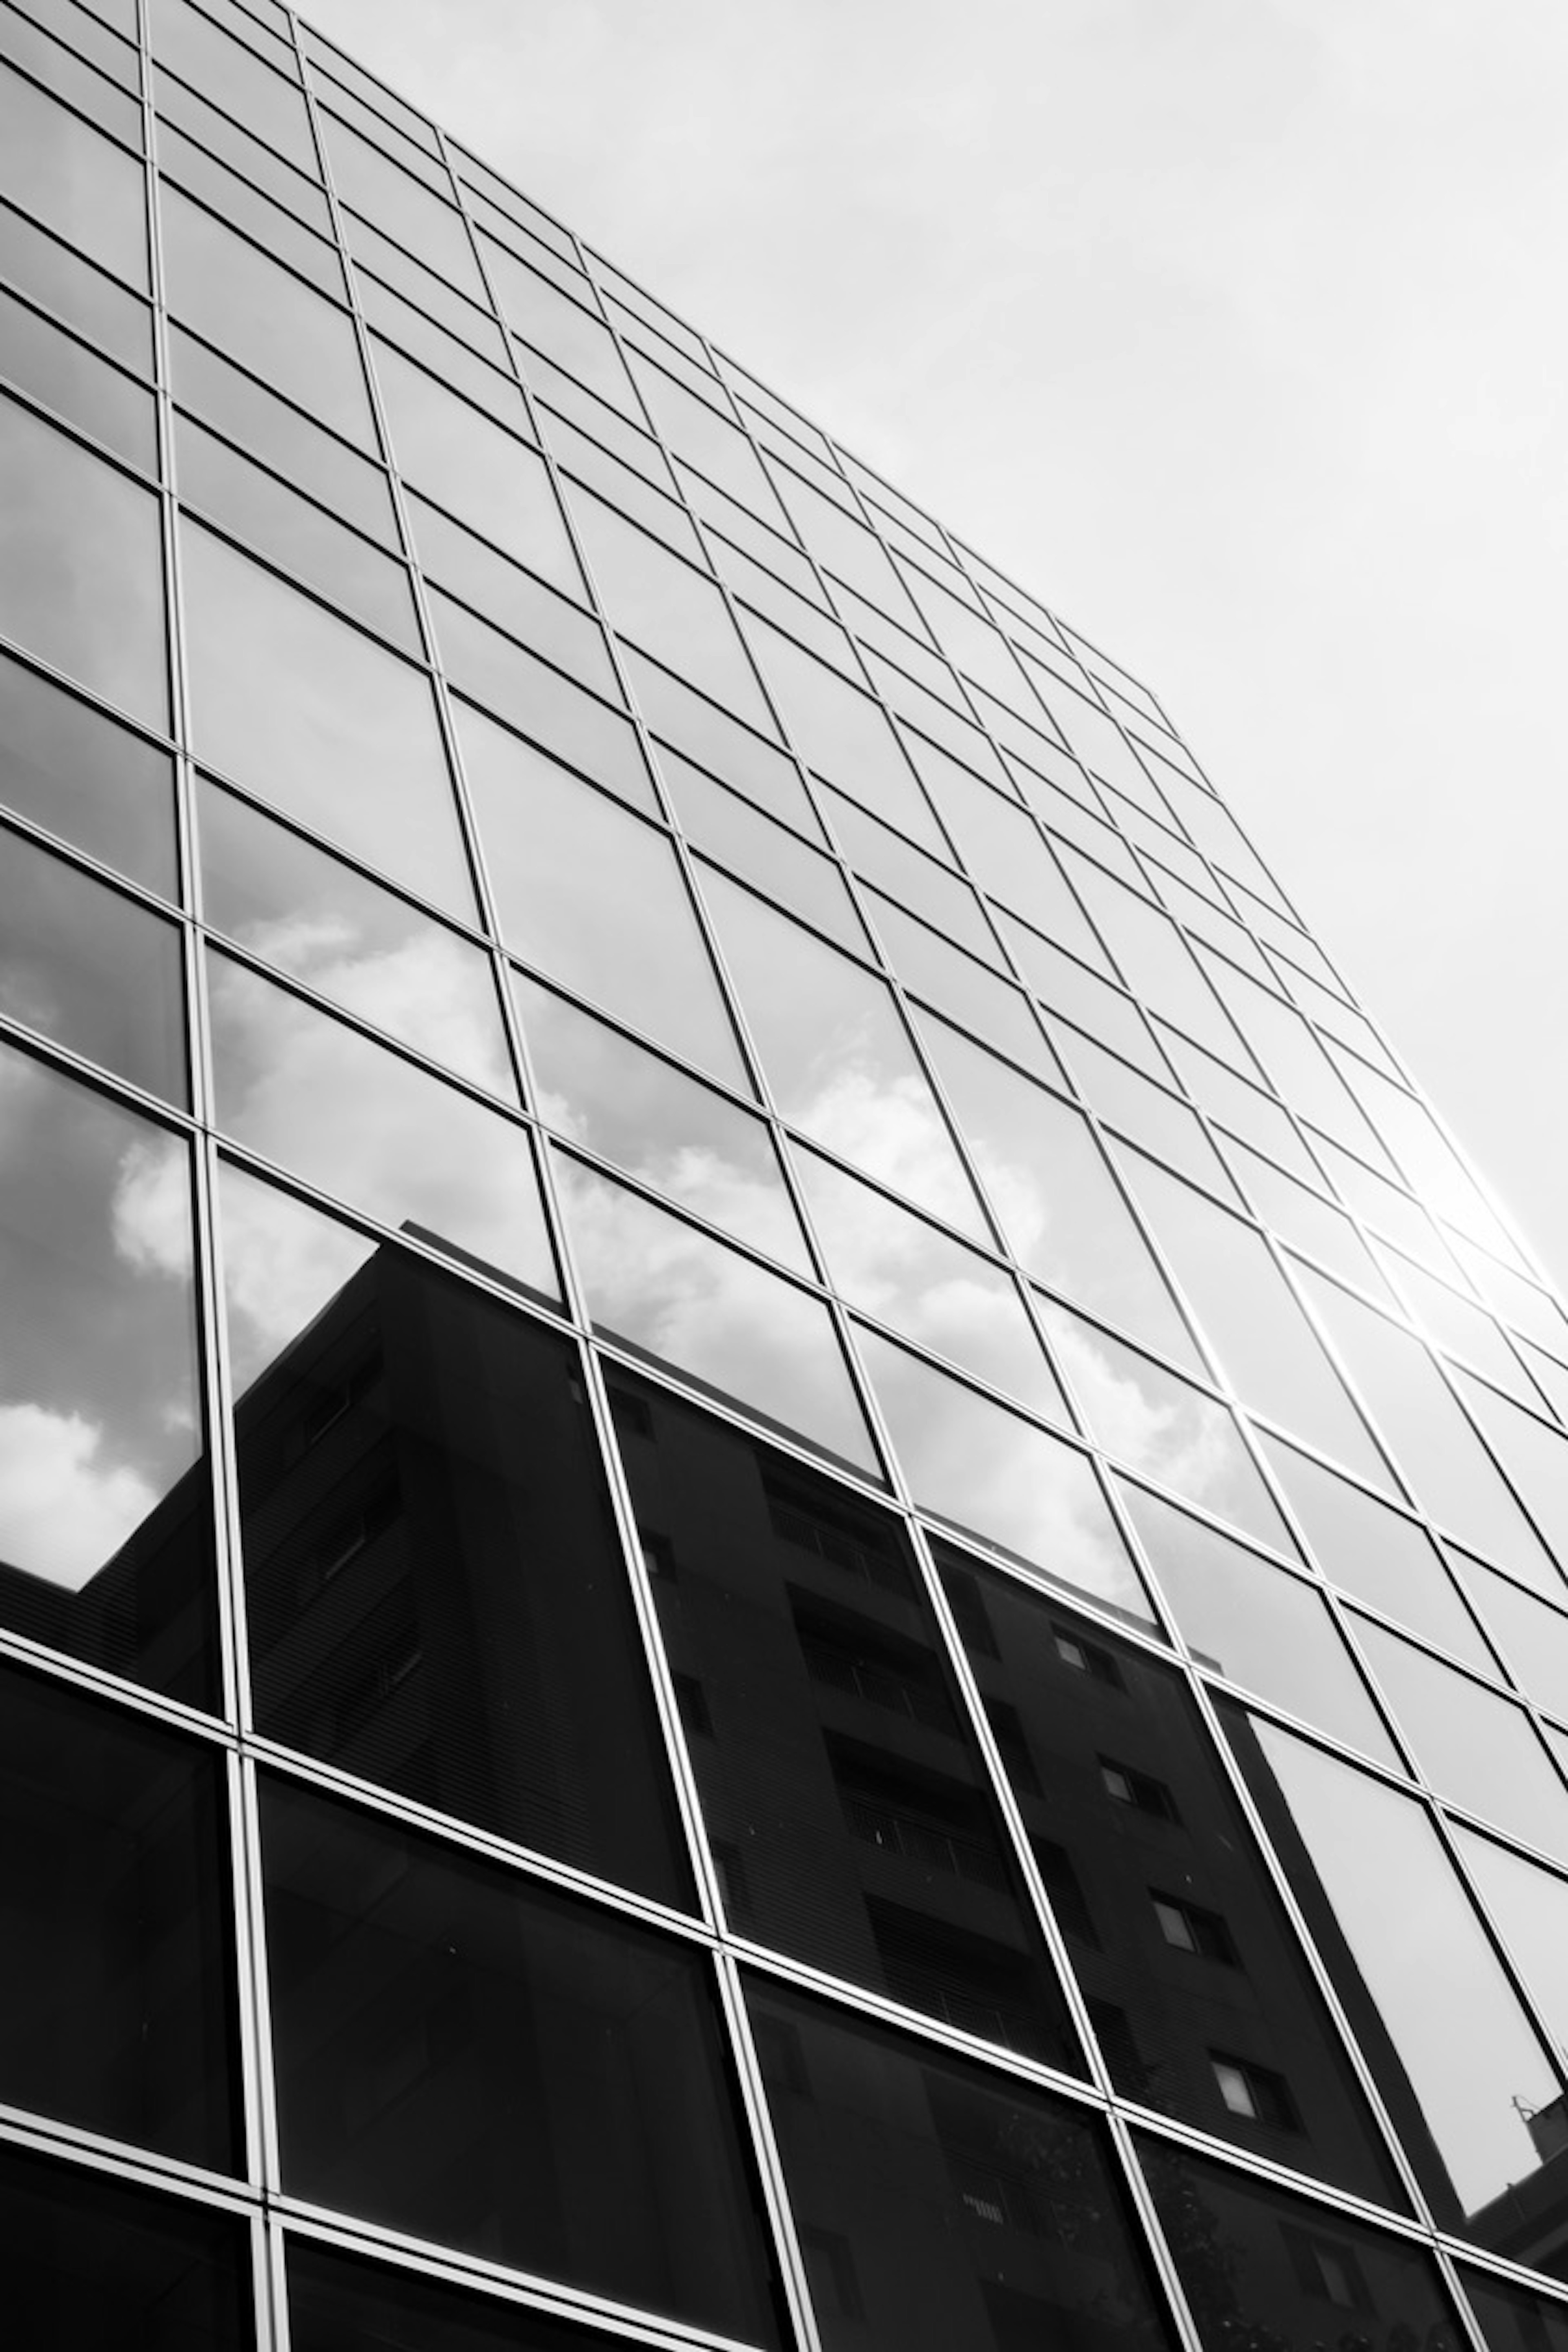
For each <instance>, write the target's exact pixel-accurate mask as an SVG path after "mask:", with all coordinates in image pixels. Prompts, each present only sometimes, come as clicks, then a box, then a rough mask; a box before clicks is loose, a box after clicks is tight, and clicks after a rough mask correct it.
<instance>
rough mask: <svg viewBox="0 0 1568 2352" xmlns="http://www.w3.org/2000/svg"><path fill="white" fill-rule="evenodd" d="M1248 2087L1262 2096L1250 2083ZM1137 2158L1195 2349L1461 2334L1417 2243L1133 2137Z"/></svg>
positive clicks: (1440, 2342)
mask: <svg viewBox="0 0 1568 2352" xmlns="http://www.w3.org/2000/svg"><path fill="white" fill-rule="evenodd" d="M1256 2087H1257V2090H1258V2094H1259V2095H1262V2096H1265V2097H1266V2096H1267V2085H1266V2084H1265V2083H1264V2081H1263V2079H1262V2078H1261V2077H1259V2078H1258V2084H1257V2086H1256ZM1239 2095H1240V2096H1241V2097H1246V2096H1247V2090H1246V2087H1245V2084H1243V2086H1242V2088H1241V2090H1240V2093H1239ZM1138 2155H1139V2159H1140V2161H1141V2163H1142V2167H1143V2171H1144V2175H1145V2177H1146V2179H1147V2180H1148V2183H1149V2186H1150V2188H1151V2189H1152V2191H1153V2194H1154V2203H1155V2207H1156V2209H1157V2210H1158V2212H1159V2216H1160V2221H1161V2223H1162V2225H1163V2229H1164V2232H1165V2238H1166V2242H1167V2243H1168V2244H1169V2246H1170V2249H1171V2252H1172V2253H1173V2256H1174V2257H1175V2263H1176V2269H1177V2272H1178V2273H1179V2275H1180V2277H1181V2282H1182V2287H1183V2291H1184V2294H1185V2295H1186V2298H1187V2303H1188V2305H1189V2307H1190V2309H1191V2311H1192V2315H1193V2318H1194V2323H1195V2324H1196V2326H1197V2331H1198V2335H1199V2337H1200V2338H1201V2340H1202V2343H1203V2347H1204V2352H1234V2347H1236V2346H1237V2345H1238V2344H1254V2345H1267V2346H1268V2347H1269V2352H1320V2347H1322V2346H1324V2345H1325V2344H1330V2343H1332V2344H1336V2345H1339V2346H1341V2347H1348V2346H1351V2345H1355V2346H1358V2347H1360V2346H1372V2345H1374V2344H1382V2345H1387V2346H1394V2345H1402V2346H1406V2345H1409V2346H1414V2345H1420V2346H1422V2347H1424V2352H1459V2347H1461V2346H1462V2345H1463V2344H1464V2342H1465V2341H1466V2339H1465V2337H1464V2336H1463V2335H1462V2333H1461V2332H1460V2329H1459V2326H1458V2321H1457V2319H1456V2318H1455V2315H1454V2312H1453V2308H1452V2305H1450V2303H1449V2301H1448V2297H1447V2291H1446V2290H1445V2288H1444V2286H1443V2284H1442V2281H1441V2279H1440V2278H1439V2276H1438V2273H1437V2268H1436V2263H1434V2262H1433V2260H1432V2257H1431V2255H1430V2254H1429V2253H1427V2252H1426V2251H1425V2249H1424V2248H1421V2247H1418V2246H1415V2245H1413V2244H1412V2243H1411V2242H1410V2241H1409V2240H1408V2239H1406V2238H1394V2237H1385V2236H1384V2235H1383V2234H1382V2232H1381V2231H1375V2230H1369V2229H1368V2228H1367V2227H1366V2225H1365V2223H1364V2222H1362V2221H1352V2220H1351V2219H1350V2217H1349V2216H1348V2215H1347V2214H1343V2213H1339V2212H1334V2211H1331V2210H1325V2209H1324V2208H1323V2207H1321V2206H1317V2205H1309V2204H1307V2203H1305V2202H1304V2200H1301V2199H1300V2198H1295V2197H1290V2196H1289V2195H1287V2193H1286V2192H1285V2191H1284V2190H1283V2189H1275V2188H1273V2187H1266V2186H1265V2185H1264V2184H1263V2183H1262V2182H1261V2181H1258V2180H1249V2179H1247V2176H1246V2175H1245V2174H1244V2173H1234V2172H1229V2171H1226V2170H1224V2169H1223V2168H1221V2167H1220V2166H1219V2165H1217V2164H1209V2163H1205V2161H1204V2160H1203V2159H1202V2158H1199V2157H1194V2156H1188V2155H1187V2154H1186V2153H1185V2152H1184V2151H1183V2150H1180V2149H1177V2148H1174V2147H1167V2146H1166V2145H1164V2144H1163V2143H1162V2142H1158V2141H1154V2140H1150V2139H1144V2138H1142V2137H1141V2138H1140V2140H1139V2143H1138Z"/></svg>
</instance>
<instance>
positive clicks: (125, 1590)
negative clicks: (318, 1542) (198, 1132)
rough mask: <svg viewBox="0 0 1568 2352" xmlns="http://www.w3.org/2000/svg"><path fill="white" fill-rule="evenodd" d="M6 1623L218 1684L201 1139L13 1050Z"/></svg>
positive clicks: (193, 1694)
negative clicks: (206, 1430) (197, 1189)
mask: <svg viewBox="0 0 1568 2352" xmlns="http://www.w3.org/2000/svg"><path fill="white" fill-rule="evenodd" d="M0 1103H3V1104H4V1107H5V1134H6V1136H7V1139H8V1141H7V1147H6V1154H5V1169H4V1171H3V1174H0V1297H4V1299H5V1353H4V1364H5V1370H4V1375H3V1377H0V1561H4V1562H5V1569H4V1570H3V1572H0V1622H5V1623H6V1624H8V1625H12V1626H15V1627H16V1629H17V1630H18V1631H19V1632H22V1633H26V1634H28V1635H30V1636H31V1637H32V1638H33V1639H35V1640H38V1641H44V1642H48V1643H52V1644H53V1645H54V1646H56V1647H57V1648H60V1649H65V1650H68V1651H70V1652H71V1653H72V1654H76V1655H79V1656H84V1657H87V1658H89V1659H91V1660H93V1661H94V1662H95V1663H96V1664H100V1665H104V1666H107V1667H109V1668H110V1669H111V1670H112V1671H113V1672H114V1673H116V1674H122V1675H130V1676H131V1677H132V1678H133V1679H134V1680H136V1681H138V1682H145V1683H150V1684H152V1685H153V1686H154V1687H155V1688H158V1689H162V1690H167V1691H170V1692H172V1693H173V1694H174V1696H178V1697H181V1698H184V1699H186V1700H189V1701H190V1702H192V1703H193V1704H195V1705H196V1706H205V1705H210V1704H211V1700H212V1696H213V1691H214V1684H215V1680H216V1659H215V1656H214V1653H213V1649H212V1642H213V1633H214V1627H213V1622H212V1614H213V1607H214V1599H213V1595H212V1592H211V1591H210V1586H209V1580H210V1577H211V1572H212V1571H211V1565H210V1548H211V1534H210V1521H209V1513H210V1504H209V1501H208V1495H207V1486H206V1478H205V1469H203V1468H202V1467H200V1466H199V1465H200V1464H201V1460H202V1454H203V1446H204V1437H203V1433H202V1399H201V1388H200V1382H199V1375H198V1371H197V1364H196V1352H195V1275H194V1270H193V1265H192V1236H191V1204H190V1160H189V1152H188V1149H187V1147H186V1145H185V1144H184V1142H183V1141H182V1140H181V1139H179V1138H178V1137H176V1136H174V1135H171V1134H167V1133H165V1132H164V1130H163V1129H161V1128H157V1127H154V1126H153V1124H152V1123H151V1122H150V1121H148V1120H145V1119H142V1118H136V1117H134V1116H133V1115H132V1113H131V1112H130V1111H127V1110H123V1109H121V1108H119V1107H118V1106H117V1105H115V1104H112V1103H110V1102H109V1101H107V1100H106V1099H105V1098H104V1097H102V1096H100V1095H99V1094H96V1093H94V1092H93V1091H92V1090H91V1089H89V1088H88V1087H81V1086H78V1085H76V1084H74V1083H73V1082H72V1081H71V1080H69V1079H68V1078H65V1077H62V1076H58V1074H57V1073H55V1072H54V1071H52V1070H50V1069H48V1068H47V1067H46V1066H45V1065H44V1064H43V1063H41V1062H36V1061H34V1060H33V1059H32V1058H31V1057H30V1056H28V1055H23V1054H20V1053H17V1052H16V1051H15V1049H13V1048H10V1047H4V1048H0Z"/></svg>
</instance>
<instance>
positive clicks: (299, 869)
mask: <svg viewBox="0 0 1568 2352" xmlns="http://www.w3.org/2000/svg"><path fill="white" fill-rule="evenodd" d="M197 796H198V798H197V805H198V808H199V811H200V831H201V855H202V912H203V916H204V919H205V920H206V921H207V922H208V923H210V924H211V925H213V926H214V927H215V928H216V929H218V930H222V931H226V932H227V933H228V935H229V937H230V938H231V939H233V940H237V941H238V942H239V944H240V946H241V947H244V948H248V949H249V950H250V952H251V954H252V955H254V956H258V957H259V958H260V959H261V960H262V961H264V962H267V963H270V964H274V965H276V966H277V968H278V969H279V971H287V972H291V973H292V974H293V975H294V977H295V978H296V979H297V980H302V981H304V982H306V983H307V984H308V985H309V986H310V987H311V988H314V989H317V990H319V991H320V992H321V995H323V996H326V997H330V998H331V1000H332V1001H333V1002H334V1003H338V1004H342V1005H344V1006H346V1007H347V1009H348V1010H349V1011H350V1012H351V1013H360V1014H362V1015H363V1018H364V1019H365V1020H366V1021H371V1022H374V1024H376V1026H377V1027H378V1028H382V1029H384V1030H386V1031H387V1032H388V1033H389V1034H391V1035H392V1036H394V1037H395V1038H396V1039H397V1040H398V1041H399V1043H400V1044H403V1045H412V1046H414V1047H415V1048H416V1050H417V1051H418V1052H420V1053H424V1054H427V1055H429V1057H430V1059H431V1060H432V1061H433V1062H439V1063H441V1064H443V1065H444V1066H445V1067H446V1068H447V1069H449V1070H456V1071H457V1072H458V1074H459V1075H460V1076H463V1077H465V1078H471V1079H472V1080H473V1081H474V1083H475V1085H476V1086H481V1087H487V1088H488V1089H489V1092H490V1093H491V1094H497V1095H500V1096H502V1097H504V1098H505V1099H506V1100H507V1101H508V1102H515V1101H516V1100H517V1087H516V1083H515V1081H514V1079H513V1077H512V1075H511V1062H510V1055H509V1053H508V1051H507V1042H506V1034H505V1032H504V1030H503V1029H502V1027H501V1021H500V1002H499V999H498V997H497V995H496V985H495V972H494V967H493V965H492V963H491V961H490V959H489V956H487V955H485V954H484V953H483V951H482V950H479V949H477V948H475V947H474V946H472V945H471V944H470V942H469V941H468V940H465V939H462V938H460V937H459V936H458V933H457V932H456V931H452V930H448V929H447V927H446V925H445V924H444V923H437V922H436V921H434V920H433V919H431V917H430V916H428V915H426V914H424V913H422V912H421V911H420V910H419V909H418V908H415V907H411V906H410V905H409V904H408V902H407V900H406V899H405V898H397V897H395V895H394V893H393V892H392V891H390V890H387V889H384V888H383V887H382V885H381V884H380V883H379V882H372V881H370V880H369V879H368V878H367V877H365V876H364V875H363V874H356V873H355V872H354V870H353V867H352V866H345V865H344V864H343V863H342V859H341V858H337V857H331V856H328V854H327V852H326V851H325V850H324V849H318V848H317V847H316V846H315V845H314V844H313V843H311V842H308V841H302V840H301V839H300V836H299V835H298V834H295V833H289V832H287V831H286V830H285V828H284V827H283V826H282V825H280V824H274V823H273V822H272V820H271V819H270V818H269V817H265V816H263V815H262V814H261V812H260V811H259V810H258V809H254V808H252V807H251V806H250V805H249V803H247V802H245V801H242V800H240V799H238V798H237V796H236V795H235V794H234V793H226V792H224V791H223V790H222V789H221V788H220V787H219V786H218V785H216V784H214V783H210V782H208V781H207V779H206V778H205V776H204V777H202V778H201V780H200V782H199V783H198V786H197Z"/></svg>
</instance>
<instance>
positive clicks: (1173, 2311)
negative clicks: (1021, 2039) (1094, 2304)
mask: <svg viewBox="0 0 1568 2352" xmlns="http://www.w3.org/2000/svg"><path fill="white" fill-rule="evenodd" d="M1106 2125H1107V2130H1108V2136H1109V2137H1110V2146H1111V2150H1112V2159H1111V2160H1112V2163H1113V2164H1114V2166H1115V2168H1116V2171H1117V2174H1118V2177H1119V2178H1120V2179H1121V2186H1122V2189H1123V2190H1124V2192H1125V2194H1126V2196H1127V2198H1128V2200H1129V2202H1130V2203H1131V2206H1132V2209H1133V2211H1134V2213H1135V2215H1136V2217H1137V2220H1138V2221H1139V2222H1140V2223H1141V2224H1142V2231H1143V2240H1144V2251H1145V2252H1146V2253H1147V2255H1148V2257H1149V2260H1150V2261H1151V2263H1152V2265H1153V2269H1154V2274H1155V2276H1156V2278H1157V2279H1158V2281H1159V2284H1160V2286H1161V2288H1162V2289H1163V2293H1164V2297H1165V2302H1166V2305H1167V2306H1168V2309H1169V2315H1170V2318H1171V2322H1172V2324H1173V2327H1174V2329H1175V2334H1176V2339H1177V2342H1178V2343H1179V2344H1180V2346H1181V2347H1182V2352H1210V2347H1207V2346H1205V2343H1204V2339H1203V2337H1202V2336H1201V2335H1200V2334H1199V2332H1198V2327H1197V2323H1196V2321H1195V2320H1194V2317H1193V2315H1192V2308H1191V2306H1190V2305H1189V2304H1188V2302H1187V2295H1186V2289H1185V2288H1184V2286H1183V2284H1182V2274H1181V2272H1180V2271H1179V2270H1178V2269H1177V2267H1176V2263H1175V2258H1174V2256H1173V2254H1172V2252H1171V2249H1170V2244H1169V2242H1168V2241H1167V2239H1166V2236H1165V2231H1164V2228H1163V2224H1162V2222H1161V2220H1160V2213H1159V2208H1158V2207H1157V2206H1156V2204H1155V2202H1154V2198H1153V2192H1152V2190H1151V2189H1150V2187H1149V2184H1148V2181H1147V2180H1146V2179H1144V2177H1143V2168H1142V2164H1141V2163H1140V2162H1139V2160H1138V2151H1137V2148H1136V2147H1135V2146H1134V2145H1133V2139H1132V2131H1131V2126H1130V2125H1129V2123H1128V2121H1127V2118H1126V2117H1125V2116H1121V2115H1119V2114H1117V2113H1116V2112H1115V2111H1114V2110H1112V2111H1111V2113H1110V2115H1108V2116H1107V2117H1106Z"/></svg>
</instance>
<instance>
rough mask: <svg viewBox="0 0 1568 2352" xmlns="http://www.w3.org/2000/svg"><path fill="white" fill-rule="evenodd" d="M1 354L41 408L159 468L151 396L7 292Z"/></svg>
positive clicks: (138, 462) (0, 313)
mask: <svg viewBox="0 0 1568 2352" xmlns="http://www.w3.org/2000/svg"><path fill="white" fill-rule="evenodd" d="M0 352H4V354H5V359H4V366H5V373H6V374H7V375H8V376H9V377H10V378H11V381H12V382H13V383H17V384H20V386H21V387H22V390H23V391H24V392H26V393H28V394H31V396H32V397H33V399H35V400H36V401H37V402H39V403H40V404H41V405H42V406H44V407H45V408H52V409H55V410H57V411H58V414H59V415H61V416H63V417H65V418H67V419H68V422H69V423H71V424H72V425H79V426H80V428H81V430H82V431H83V432H84V433H88V434H90V435H91V436H92V437H93V439H94V440H96V441H101V442H103V443H104V444H105V446H107V447H108V448H110V449H112V450H114V451H115V453H116V454H117V455H118V456H120V457H124V458H126V459H127V460H128V462H129V463H130V464H132V466H139V467H141V468H142V472H143V473H145V474H154V473H156V472H157V470H158V443H157V434H156V429H155V424H154V418H153V396H152V394H151V393H149V392H143V391H142V387H141V385H140V384H138V383H134V382H133V381H132V378H131V377H130V376H128V375H122V374H121V371H120V370H119V369H118V368H112V367H110V366H109V365H108V364H107V363H106V362H104V361H102V360H100V359H99V358H98V357H97V355H96V354H95V353H94V352H89V350H88V348H87V346H86V344H85V343H79V342H78V341H77V340H76V337H75V336H74V335H68V334H66V333H64V332H63V331H61V329H60V328H58V327H57V326H55V325H53V324H52V323H51V321H50V320H47V319H43V318H40V317H39V315H38V313H37V311H36V310H29V309H28V307H27V305H26V303H25V302H17V301H14V300H13V299H12V298H11V296H10V295H9V294H6V293H5V292H0Z"/></svg>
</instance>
